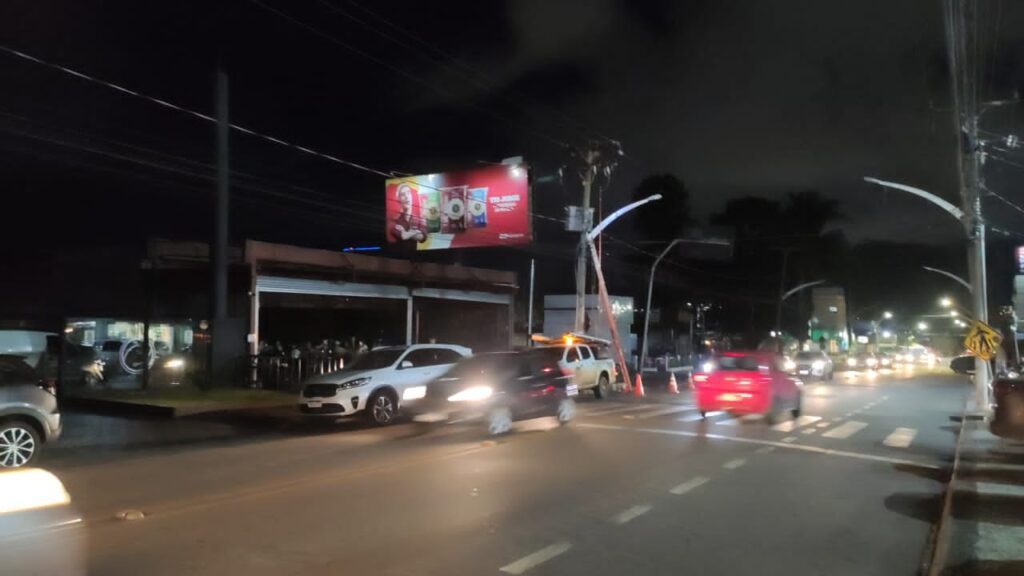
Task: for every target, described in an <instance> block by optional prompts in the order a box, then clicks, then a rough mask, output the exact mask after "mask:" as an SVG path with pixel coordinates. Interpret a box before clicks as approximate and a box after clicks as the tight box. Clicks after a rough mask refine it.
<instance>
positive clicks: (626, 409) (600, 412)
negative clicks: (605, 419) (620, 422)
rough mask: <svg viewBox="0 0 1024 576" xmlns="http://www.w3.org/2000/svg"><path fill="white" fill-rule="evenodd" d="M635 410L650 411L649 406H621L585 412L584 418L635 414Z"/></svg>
mask: <svg viewBox="0 0 1024 576" xmlns="http://www.w3.org/2000/svg"><path fill="white" fill-rule="evenodd" d="M637 410H650V406H649V405H646V404H645V405H641V406H635V405H634V406H622V407H619V408H610V409H607V410H595V411H593V412H585V413H584V416H608V415H610V414H622V413H624V412H636V411H637Z"/></svg>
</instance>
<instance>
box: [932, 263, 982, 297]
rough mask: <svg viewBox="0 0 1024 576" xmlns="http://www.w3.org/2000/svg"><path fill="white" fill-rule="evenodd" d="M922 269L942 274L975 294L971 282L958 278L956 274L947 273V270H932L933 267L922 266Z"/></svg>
mask: <svg viewBox="0 0 1024 576" xmlns="http://www.w3.org/2000/svg"><path fill="white" fill-rule="evenodd" d="M921 268H924V269H925V270H927V271H929V272H935V273H936V274H942V275H943V276H945V277H946V278H949V279H950V280H953V281H955V282H957V283H958V284H960V285H961V286H963V287H964V288H966V289H967V291H968V292H972V293H973V292H974V289H973V288H971V283H970V282H968V281H967V280H964V279H963V278H961V277H959V276H957V275H956V274H953V273H952V272H947V271H945V270H939V269H938V268H932V267H931V266H921Z"/></svg>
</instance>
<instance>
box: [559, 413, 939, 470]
mask: <svg viewBox="0 0 1024 576" xmlns="http://www.w3.org/2000/svg"><path fill="white" fill-rule="evenodd" d="M577 427H578V428H593V429H596V430H626V431H630V432H641V433H644V434H663V435H666V436H686V437H688V438H704V439H712V440H726V441H728V442H739V443H740V444H755V445H760V446H775V447H776V448H788V449H790V450H798V451H801V452H812V453H814V454H823V455H827V456H842V457H844V458H853V459H856V460H869V461H872V462H885V463H888V464H903V465H906V466H915V467H917V468H926V469H929V470H941V469H942V467H941V466H939V465H937V464H928V463H926V462H916V461H914V460H907V459H905V458H891V457H889V456H876V455H874V454H864V453H861V452H849V451H847V450H835V449H832V448H821V447H820V446H808V445H806V444H787V443H786V440H787V439H786V438H783V439H782V441H781V442H775V441H774V440H758V439H756V438H741V437H738V436H725V435H723V434H704V433H701V432H689V431H687V430H666V429H661V428H634V427H630V426H615V425H611V424H590V423H587V422H580V423H579V424H578V425H577ZM789 438H792V440H790V442H792V441H793V440H796V436H790V437H789Z"/></svg>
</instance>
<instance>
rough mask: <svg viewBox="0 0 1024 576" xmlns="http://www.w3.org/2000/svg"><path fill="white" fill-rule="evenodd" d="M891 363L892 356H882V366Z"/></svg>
mask: <svg viewBox="0 0 1024 576" xmlns="http://www.w3.org/2000/svg"><path fill="white" fill-rule="evenodd" d="M889 364H892V359H891V358H882V366H888V365H889Z"/></svg>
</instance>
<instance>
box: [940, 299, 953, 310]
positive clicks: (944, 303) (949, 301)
mask: <svg viewBox="0 0 1024 576" xmlns="http://www.w3.org/2000/svg"><path fill="white" fill-rule="evenodd" d="M939 306H942V307H943V308H951V307H952V306H953V299H952V298H950V297H948V296H943V297H942V298H940V299H939Z"/></svg>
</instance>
